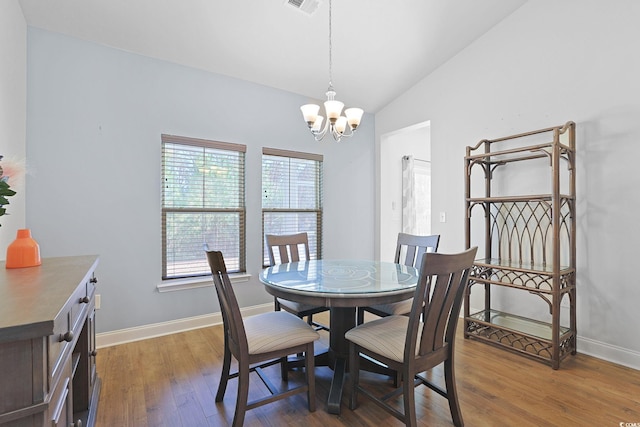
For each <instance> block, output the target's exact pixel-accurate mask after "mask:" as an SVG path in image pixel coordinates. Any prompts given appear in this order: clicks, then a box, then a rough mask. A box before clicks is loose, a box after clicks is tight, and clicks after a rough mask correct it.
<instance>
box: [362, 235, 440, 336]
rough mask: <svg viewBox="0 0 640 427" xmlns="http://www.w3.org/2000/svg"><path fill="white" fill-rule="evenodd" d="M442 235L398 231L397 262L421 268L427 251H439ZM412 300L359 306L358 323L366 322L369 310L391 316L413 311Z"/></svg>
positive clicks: (377, 314) (379, 314) (395, 259)
mask: <svg viewBox="0 0 640 427" xmlns="http://www.w3.org/2000/svg"><path fill="white" fill-rule="evenodd" d="M439 242H440V235H439V234H433V235H431V236H416V235H413V234H407V233H398V241H397V244H396V256H395V258H394V262H395V263H396V264H403V265H408V266H411V267H415V268H416V269H418V270H420V262H421V260H422V255H423V254H424V253H425V252H437V251H438V243H439ZM411 304H412V300H411V299H407V300H404V301H399V302H394V303H390V304H380V305H373V306H369V307H358V314H357V318H358V320H357V323H358V325H361V324H362V323H363V322H364V313H365V312H369V313H372V314H375V315H376V316H379V317H386V316H391V315H393V314H405V315H406V314H408V313H409V312H410V311H411Z"/></svg>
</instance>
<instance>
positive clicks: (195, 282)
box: [156, 273, 251, 293]
mask: <svg viewBox="0 0 640 427" xmlns="http://www.w3.org/2000/svg"><path fill="white" fill-rule="evenodd" d="M249 279H251V274H249V273H235V274H229V280H231V283H241V282H248V281H249ZM210 286H213V280H212V279H211V278H209V277H195V278H193V279H177V280H165V281H164V282H162V283H160V284H159V285H157V286H156V289H158V292H160V293H164V292H174V291H183V290H186V289H198V288H207V287H210Z"/></svg>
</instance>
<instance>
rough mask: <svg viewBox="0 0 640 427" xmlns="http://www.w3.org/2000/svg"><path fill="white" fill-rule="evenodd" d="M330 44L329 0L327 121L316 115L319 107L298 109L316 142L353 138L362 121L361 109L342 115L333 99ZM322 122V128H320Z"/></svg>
mask: <svg viewBox="0 0 640 427" xmlns="http://www.w3.org/2000/svg"><path fill="white" fill-rule="evenodd" d="M331 50H332V44H331V0H329V88H328V89H327V92H326V95H327V100H326V101H325V102H324V109H325V112H326V116H327V120H326V121H325V120H324V117H323V116H320V115H318V113H319V112H320V106H319V105H316V104H306V105H303V106H302V107H300V110H301V111H302V116H303V117H304V120H305V121H306V122H307V126H309V130H310V131H311V133H312V134H313V136H314V137H315V139H316V141H321V140H322V139H323V138H324V137H325V135H327V134H329V133H330V134H331V135H332V136H333V139H334V140H335V141H336V142H340V139H342V137H345V138H346V137H350V136H353V134H354V133H355V131H356V129H357V128H358V125H360V120H361V119H362V113H363V110H362V108H347V109H346V110H344V116H343V115H342V109H343V108H344V104H343V103H342V102H340V101H338V100H336V99H335V96H336V91H335V90H334V89H333V84H332V77H333V76H332V65H333V63H332V55H331V54H332V52H331ZM323 122H324V127H323V126H322V124H323Z"/></svg>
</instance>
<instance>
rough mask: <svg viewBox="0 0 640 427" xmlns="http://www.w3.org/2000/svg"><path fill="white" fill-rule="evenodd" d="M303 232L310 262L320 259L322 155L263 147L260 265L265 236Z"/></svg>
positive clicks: (264, 255) (264, 258) (267, 263)
mask: <svg viewBox="0 0 640 427" xmlns="http://www.w3.org/2000/svg"><path fill="white" fill-rule="evenodd" d="M305 231H306V232H307V234H308V236H309V251H310V256H311V259H319V258H322V155H318V154H307V153H299V152H294V151H285V150H276V149H271V148H263V150H262V232H263V239H262V247H263V251H262V253H263V260H262V264H263V265H264V266H266V265H269V256H268V254H267V248H266V247H265V242H264V235H265V234H294V233H301V232H305Z"/></svg>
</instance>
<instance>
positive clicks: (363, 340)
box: [345, 247, 477, 427]
mask: <svg viewBox="0 0 640 427" xmlns="http://www.w3.org/2000/svg"><path fill="white" fill-rule="evenodd" d="M476 251H477V247H473V248H471V249H468V250H466V251H464V252H461V253H459V254H441V253H429V252H428V253H425V254H424V256H423V260H422V265H421V266H420V275H419V279H418V284H417V286H416V292H415V294H414V298H413V303H412V305H411V312H410V313H409V316H402V315H392V316H387V317H383V318H381V319H376V320H373V321H370V322H366V323H363V324H361V325H359V326H356V327H355V328H353V329H351V330H349V331H347V333H346V334H345V338H346V339H347V340H348V341H349V366H350V380H349V381H350V384H351V396H350V398H349V407H350V408H351V409H352V410H353V409H356V407H357V406H358V404H357V399H358V394H360V393H361V394H363V395H364V396H366V397H367V398H369V399H371V400H372V401H374V402H375V403H376V404H377V405H379V406H380V407H382V408H383V409H385V410H386V411H388V412H389V413H390V414H391V415H393V416H394V417H396V418H398V419H399V420H401V421H403V422H404V423H405V425H407V426H410V427H413V426H415V425H416V410H415V409H416V408H415V387H417V386H418V385H421V384H424V385H426V386H427V387H429V388H430V389H432V390H434V391H435V392H437V393H438V394H440V395H441V396H443V397H445V398H447V400H448V401H449V409H450V411H451V417H452V418H453V423H454V424H455V425H456V426H458V427H461V426H463V424H464V423H463V420H462V412H461V410H460V404H459V402H458V395H457V392H456V381H455V370H454V367H455V364H454V344H455V335H456V325H457V323H458V316H459V314H460V307H461V305H462V300H463V298H464V293H465V289H466V287H467V283H468V281H469V271H470V270H471V266H472V265H473V260H474V258H475V255H476ZM423 307H424V313H423ZM360 355H364V356H366V357H368V358H371V359H373V360H376V361H378V362H380V363H383V364H385V365H386V366H388V367H389V368H391V369H394V370H396V371H398V372H401V378H402V385H401V386H400V387H398V388H396V389H395V390H394V391H392V392H390V393H387V394H386V395H384V396H379V393H376V394H374V393H373V392H371V391H369V390H368V389H367V388H365V387H363V386H362V385H361V384H360V382H359V377H360V375H359V374H360V368H359V366H360ZM441 363H444V383H445V388H444V389H442V388H441V387H440V386H438V385H435V384H432V383H431V382H429V381H428V380H427V379H426V378H425V377H424V376H422V375H419V374H420V373H421V372H424V371H427V370H430V369H431V368H433V367H435V366H438V365H440V364H441ZM400 395H402V396H403V399H402V400H403V408H402V409H403V410H402V411H400V410H398V409H396V408H395V407H393V406H392V405H390V404H389V403H388V401H389V400H390V399H392V398H395V397H398V396H400Z"/></svg>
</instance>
